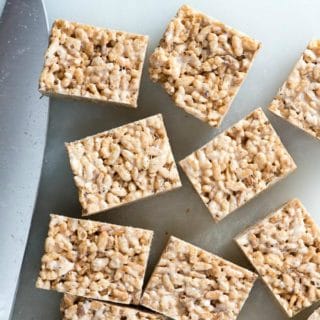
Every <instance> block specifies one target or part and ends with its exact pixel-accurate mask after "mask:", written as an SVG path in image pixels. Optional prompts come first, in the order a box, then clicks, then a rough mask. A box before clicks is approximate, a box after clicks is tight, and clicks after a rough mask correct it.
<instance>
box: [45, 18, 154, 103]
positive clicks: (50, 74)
mask: <svg viewBox="0 0 320 320" xmlns="http://www.w3.org/2000/svg"><path fill="white" fill-rule="evenodd" d="M147 43H148V37H147V36H143V35H138V34H132V33H127V32H122V31H115V30H109V29H103V28H98V27H94V26H90V25H86V24H80V23H76V22H69V21H66V20H56V21H55V22H54V24H53V26H52V29H51V35H50V41H49V47H48V50H47V52H46V54H45V62H44V67H43V71H42V73H41V76H40V80H39V90H40V92H41V93H43V94H46V95H63V96H70V97H74V98H87V99H90V100H94V101H105V102H106V101H111V102H118V103H123V104H126V105H128V106H131V107H134V108H135V107H137V99H138V93H139V86H140V80H141V74H142V67H143V62H144V57H145V53H146V49H147Z"/></svg>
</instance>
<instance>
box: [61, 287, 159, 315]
mask: <svg viewBox="0 0 320 320" xmlns="http://www.w3.org/2000/svg"><path fill="white" fill-rule="evenodd" d="M67 299H74V301H72V302H73V305H75V304H77V303H78V302H82V301H89V302H99V303H101V304H103V305H107V306H110V307H116V308H119V309H123V310H128V311H136V312H138V313H142V315H150V316H154V317H157V318H158V319H161V320H165V316H163V315H161V314H159V313H156V312H150V311H148V310H141V309H138V307H139V306H138V305H134V306H131V305H123V304H119V303H115V302H111V301H102V300H97V299H93V298H86V297H79V296H74V295H72V294H70V293H64V294H63V297H62V298H61V300H60V305H59V306H60V312H61V314H62V315H64V312H65V310H66V309H67V308H66V306H65V301H66V300H67ZM63 319H64V318H63Z"/></svg>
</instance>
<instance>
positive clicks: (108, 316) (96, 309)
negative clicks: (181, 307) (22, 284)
mask: <svg viewBox="0 0 320 320" xmlns="http://www.w3.org/2000/svg"><path fill="white" fill-rule="evenodd" d="M60 309H61V312H62V319H63V320H165V318H164V317H163V316H161V315H158V314H154V313H151V312H146V311H140V310H137V309H134V308H129V307H124V306H118V305H114V304H111V303H106V302H101V301H96V300H89V299H84V298H79V297H75V296H71V295H64V297H63V299H62V302H61V307H60Z"/></svg>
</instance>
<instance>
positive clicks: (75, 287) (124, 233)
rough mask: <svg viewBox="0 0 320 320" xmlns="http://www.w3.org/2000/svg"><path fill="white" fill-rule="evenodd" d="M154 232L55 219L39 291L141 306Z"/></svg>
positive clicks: (57, 216)
mask: <svg viewBox="0 0 320 320" xmlns="http://www.w3.org/2000/svg"><path fill="white" fill-rule="evenodd" d="M152 236H153V232H152V231H149V230H144V229H138V228H132V227H124V226H117V225H113V224H108V223H103V222H96V221H90V220H81V219H73V218H67V217H64V216H59V215H53V214H52V215H51V220H50V224H49V231H48V236H47V239H46V241H45V252H44V255H43V257H42V259H41V270H40V273H39V277H38V279H37V282H36V286H37V287H38V288H41V289H47V290H56V291H59V292H64V293H69V294H72V295H76V296H82V297H87V298H93V299H99V300H104V301H112V302H119V303H123V304H130V303H134V304H137V303H138V302H139V300H140V296H141V291H142V284H143V278H144V274H145V270H146V266H147V261H148V257H149V252H150V247H151V241H152Z"/></svg>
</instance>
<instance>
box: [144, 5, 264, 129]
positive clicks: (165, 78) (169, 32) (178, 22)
mask: <svg viewBox="0 0 320 320" xmlns="http://www.w3.org/2000/svg"><path fill="white" fill-rule="evenodd" d="M259 48H260V43H259V42H258V41H256V40H254V39H252V38H250V37H249V36H247V35H245V34H243V33H242V32H239V31H237V30H235V29H233V28H231V27H229V26H227V25H225V24H223V23H222V22H220V21H217V20H213V19H212V18H210V17H208V16H206V15H205V14H203V13H201V12H198V11H195V10H193V9H192V8H190V7H188V6H186V5H184V6H182V7H181V8H180V9H179V11H178V13H177V15H176V17H174V18H173V19H172V21H171V22H170V23H169V25H168V27H167V29H166V31H165V33H164V35H163V37H162V39H161V41H160V43H159V45H158V47H157V48H156V49H155V51H154V52H153V54H152V55H151V57H150V67H149V73H150V77H151V79H152V80H153V81H154V82H159V83H160V84H161V85H162V86H163V88H164V89H165V90H166V92H167V93H168V94H169V95H171V96H172V99H173V101H174V103H175V104H176V106H177V107H180V108H182V109H183V110H185V111H186V112H188V113H190V114H192V115H193V116H195V117H196V118H198V119H200V120H202V121H204V122H206V123H208V124H209V125H210V126H214V127H218V126H219V125H220V123H221V121H222V120H223V117H224V116H225V115H226V113H227V112H228V110H229V107H230V105H231V103H232V100H233V99H234V97H235V96H236V94H237V92H238V90H239V89H240V86H241V84H242V82H243V80H244V78H245V76H246V75H247V73H248V71H249V69H250V67H251V65H252V63H253V60H254V58H255V56H256V54H257V52H258V50H259Z"/></svg>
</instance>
